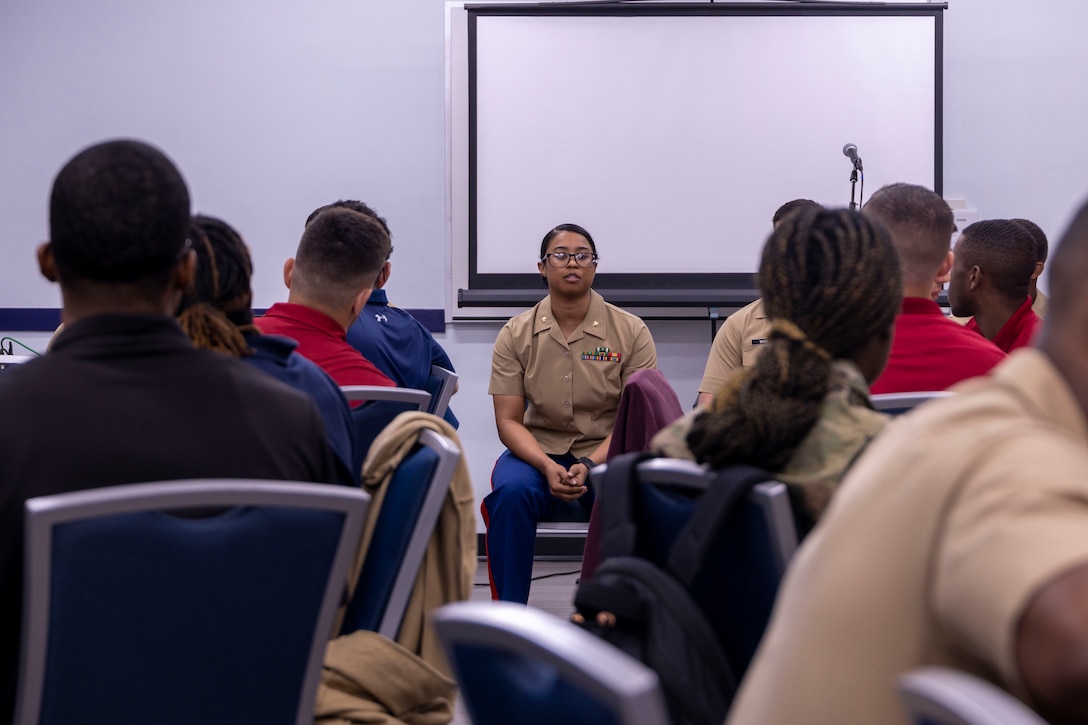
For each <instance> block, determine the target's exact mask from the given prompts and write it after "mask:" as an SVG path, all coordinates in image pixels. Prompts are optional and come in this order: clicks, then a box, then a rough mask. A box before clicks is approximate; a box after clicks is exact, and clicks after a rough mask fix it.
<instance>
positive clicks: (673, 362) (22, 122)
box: [0, 0, 1088, 495]
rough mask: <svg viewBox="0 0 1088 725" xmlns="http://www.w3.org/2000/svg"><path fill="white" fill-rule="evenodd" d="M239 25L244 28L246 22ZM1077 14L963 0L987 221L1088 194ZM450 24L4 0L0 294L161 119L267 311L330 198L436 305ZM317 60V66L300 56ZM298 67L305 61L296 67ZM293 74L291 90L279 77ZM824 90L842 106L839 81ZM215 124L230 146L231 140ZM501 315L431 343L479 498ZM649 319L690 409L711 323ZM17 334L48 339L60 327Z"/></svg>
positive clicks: (1085, 52) (402, 10)
mask: <svg viewBox="0 0 1088 725" xmlns="http://www.w3.org/2000/svg"><path fill="white" fill-rule="evenodd" d="M149 13H152V14H155V13H158V14H160V15H159V16H156V17H158V18H159V19H160V20H161V14H163V13H166V14H168V19H169V21H170V23H171V24H172V26H173V27H175V28H176V32H175V33H174V34H173V37H171V38H162V37H157V38H156V41H155V42H154V43H151V42H149V41H146V40H145V39H141V33H143V32H144V28H145V27H147V22H148V21H149V16H148V14H149ZM151 19H154V18H151ZM240 27H241V28H250V29H251V30H250V31H247V32H244V33H241V34H240V33H239V31H238V30H237V29H238V28H240ZM1086 27H1088V3H1085V2H1083V0H1036V2H1032V3H1024V2H1017V1H1014V0H951V2H950V8H949V10H948V12H947V13H946V33H945V40H946V42H945V137H944V138H945V192H946V196H948V197H949V198H953V197H955V198H964V199H966V200H967V201H968V203H969V204H970V205H971V206H972V207H973V208H976V209H978V210H979V211H980V212H981V213H982V215H983V217H987V216H989V217H994V216H1022V217H1027V218H1030V219H1034V220H1035V221H1037V222H1038V223H1039V224H1040V225H1042V227H1043V228H1044V229H1045V230H1046V231H1047V232H1048V234H1049V235H1050V236H1051V239H1052V241H1056V239H1057V237H1058V236H1059V232H1060V230H1061V228H1062V225H1063V224H1064V223H1065V222H1066V220H1067V219H1068V218H1069V216H1070V214H1071V213H1072V211H1073V209H1074V206H1075V205H1076V204H1077V203H1079V201H1080V200H1081V199H1083V198H1084V197H1085V194H1086V193H1088V142H1086V141H1085V136H1084V133H1083V128H1084V125H1085V121H1086V116H1088V94H1085V92H1084V91H1085V81H1084V73H1085V70H1086V69H1088V44H1085V43H1084V42H1083V41H1082V39H1081V38H1080V37H1079V35H1080V33H1082V32H1083V29H1084V28H1086ZM228 30H229V32H228ZM443 33H444V6H443V1H442V0H366V2H349V1H348V0H317V1H315V2H309V3H284V2H278V3H275V2H274V3H267V2H256V0H221V1H219V2H213V0H191V1H190V2H186V3H184V4H181V3H180V2H178V1H177V0H161V1H160V2H155V3H145V2H140V1H139V0H113V1H112V2H106V1H105V0H41V1H38V2H35V0H4V2H3V3H2V4H0V260H2V261H0V307H19V306H28V307H47V306H56V305H58V304H59V298H58V296H57V294H56V291H55V290H54V289H52V288H51V287H50V286H49V285H47V284H46V283H44V282H39V281H37V272H36V270H35V268H34V266H33V257H32V250H33V247H34V245H35V244H36V243H37V242H38V241H40V240H41V239H43V238H45V235H46V216H45V210H46V200H47V197H48V191H49V184H50V180H51V178H52V175H53V174H54V173H55V172H56V170H57V169H58V168H59V166H60V165H61V164H62V163H63V161H64V160H65V159H66V158H67V157H68V156H70V155H71V154H72V153H74V152H75V151H76V150H78V148H80V147H81V146H83V145H86V144H88V143H91V142H93V141H95V140H98V139H100V138H103V137H106V136H114V135H118V134H121V133H125V134H135V135H141V133H142V132H143V131H145V130H147V129H152V128H158V129H160V130H162V133H160V134H156V135H155V136H154V137H151V138H149V140H151V141H153V142H156V143H159V144H161V145H162V146H163V147H164V148H166V149H167V151H172V150H174V149H178V148H184V149H185V151H184V153H183V154H179V153H178V152H177V151H173V153H175V155H176V156H177V157H178V159H177V160H178V162H179V164H180V165H181V167H182V169H183V171H184V172H185V174H186V177H187V178H188V180H189V183H190V185H191V187H192V188H193V192H194V197H195V200H196V206H197V209H199V210H202V211H207V212H209V213H214V214H219V215H221V216H223V217H224V218H226V219H227V220H229V221H231V222H232V223H234V224H235V225H236V226H238V227H239V229H240V230H241V231H242V232H243V234H244V235H245V236H246V237H247V239H248V241H249V243H250V244H251V246H252V247H253V248H254V255H255V257H256V264H257V266H258V272H259V273H261V271H262V270H267V271H265V272H263V273H262V274H261V277H260V280H261V281H260V286H259V289H258V300H257V301H258V304H267V303H269V302H271V301H274V300H276V299H282V297H283V294H282V291H281V289H280V288H279V287H278V280H277V278H276V270H278V269H279V267H280V265H281V264H282V262H283V259H284V257H285V256H287V255H289V254H290V253H291V251H292V250H293V245H294V243H295V241H296V240H297V233H298V230H299V229H300V228H301V224H302V221H303V220H304V219H305V216H306V214H307V213H308V212H309V211H310V210H311V209H312V208H313V207H314V206H317V205H318V204H321V203H324V202H326V201H329V200H332V199H334V198H337V197H341V196H354V197H358V198H362V199H364V200H366V201H367V202H369V203H371V204H372V205H373V206H374V207H375V208H377V209H378V210H379V211H381V212H382V213H383V214H385V215H386V216H387V217H388V219H389V222H390V225H391V226H392V228H393V232H394V244H395V245H396V251H395V253H394V257H393V261H394V276H393V280H392V282H391V283H390V286H389V291H390V295H391V298H392V299H393V300H394V301H395V302H396V303H398V304H400V305H402V306H406V307H432V308H441V307H442V306H443V303H444V300H445V292H444V289H443V287H444V285H443V280H444V279H445V269H446V267H445V265H446V258H445V242H444V233H445V231H444V230H445V202H444V194H445V177H444V174H445V163H444V154H445V147H444V139H443V133H444V126H443V123H444V104H445V95H444V88H445V86H444V83H445V81H444V68H443V60H444V35H443ZM167 41H169V42H167ZM132 45H135V47H136V48H139V49H140V52H139V53H138V54H137V55H135V56H132V57H129V56H127V55H123V54H122V55H120V56H118V54H117V52H116V48H118V47H121V46H125V47H128V46H132ZM330 47H334V48H335V50H334V51H330V50H329V48H330ZM307 49H308V50H307ZM307 52H308V53H309V54H311V55H320V56H321V57H322V58H324V59H325V61H324V64H323V65H322V66H321V67H320V68H318V69H311V68H309V67H308V66H307V63H309V62H312V59H310V60H308V58H309V56H307V55H306V53H307ZM179 57H184V58H191V57H203V58H209V57H210V58H214V59H215V60H216V62H215V63H210V64H209V65H207V66H193V67H192V68H191V70H192V72H193V74H194V78H195V80H194V82H192V83H188V84H183V85H182V86H181V87H179V88H177V89H174V91H175V92H174V93H166V94H164V93H162V92H161V91H160V90H157V89H156V88H155V82H156V77H157V76H156V73H155V72H154V68H155V64H164V63H165V64H169V63H170V62H171V61H170V59H171V58H179ZM232 59H233V60H232ZM106 61H108V62H109V63H110V64H111V65H110V67H111V68H112V69H114V70H115V71H116V72H117V73H121V72H122V71H123V73H122V75H124V77H125V78H127V79H129V80H130V84H129V87H127V88H125V87H120V88H115V86H117V85H118V83H117V79H116V78H106V77H103V76H101V75H100V74H99V73H98V72H96V71H95V68H96V63H99V62H106ZM152 61H153V62H152ZM231 63H234V64H241V65H243V66H244V68H245V69H247V70H246V73H247V74H248V75H246V76H245V77H246V78H247V79H248V80H247V81H246V83H242V84H240V85H235V86H233V87H231V88H227V89H226V90H224V89H223V87H217V86H216V84H215V79H216V77H217V74H220V75H222V74H226V75H230V73H229V70H230V68H229V64H231ZM181 65H182V67H183V69H184V68H185V67H186V66H185V64H184V63H182V64H181ZM171 67H172V66H171ZM300 67H304V68H307V72H306V73H303V74H299V73H298V68H300ZM176 70H177V69H176V68H173V71H172V72H176ZM125 74H128V75H125ZM288 78H289V79H291V85H289V86H283V85H281V83H282V82H283V80H284V79H288ZM106 87H109V89H111V90H110V93H111V94H114V95H112V96H111V98H125V99H128V100H127V101H126V103H129V104H130V106H129V107H126V108H123V109H120V110H123V111H126V113H127V112H128V111H131V113H130V114H127V115H128V116H130V118H131V123H129V124H127V125H126V126H125V127H123V128H119V127H117V124H116V123H114V122H113V121H112V119H114V118H116V117H117V113H116V112H117V111H118V110H119V109H118V108H117V107H115V106H116V101H114V102H113V103H114V105H113V106H109V107H104V106H103V105H102V103H101V99H102V95H101V94H99V93H96V90H97V89H100V88H106ZM213 91H214V92H213ZM227 91H231V92H230V93H228V92H227ZM273 91H275V92H273ZM251 92H252V93H253V94H256V96H255V97H256V98H257V100H259V101H260V102H261V103H269V102H272V100H274V101H275V102H276V103H278V104H279V108H280V113H279V115H280V116H282V117H283V119H287V118H289V119H290V120H291V123H290V124H287V125H278V126H275V134H274V135H272V136H268V137H265V136H263V135H261V134H263V133H264V131H263V130H262V129H264V128H265V124H266V122H267V123H271V122H272V121H276V120H277V119H264V120H262V119H254V120H253V124H255V125H254V126H252V127H241V128H232V129H230V133H229V134H228V135H226V136H216V134H221V133H222V132H223V129H222V128H220V127H219V126H217V124H216V118H217V117H219V114H220V113H221V111H222V109H223V108H224V107H229V108H231V109H232V112H240V109H241V110H244V108H245V107H246V103H247V95H248V94H249V93H251ZM774 92H776V93H781V92H788V89H786V90H783V89H774ZM118 94H119V95H118ZM209 99H210V100H211V101H214V102H208V101H209ZM827 102H828V103H834V102H835V98H834V96H833V95H832V94H829V95H828V97H827ZM217 104H219V105H217ZM222 104H227V106H223V105H222ZM149 107H153V108H155V109H157V112H160V114H161V112H162V110H163V108H165V110H166V111H167V113H166V114H165V117H167V118H171V119H173V122H172V123H171V124H169V126H168V127H165V128H164V127H163V126H162V122H161V121H160V120H158V119H157V118H152V114H150V112H149V111H148V108H149ZM345 114H348V117H346V118H345V117H343V116H344V115H345ZM124 115H126V114H122V116H124ZM161 117H162V116H161V115H160V117H159V118H161ZM280 120H282V119H280ZM156 124H157V125H156ZM223 138H227V139H229V140H232V144H231V145H224V142H223V141H222V139H223ZM213 142H214V144H213ZM202 149H203V150H204V152H203V153H202ZM209 150H214V151H215V152H214V153H208V151H209ZM269 184H272V186H269ZM275 184H296V185H299V186H300V188H301V191H300V192H299V193H298V194H297V196H296V197H295V198H292V199H291V201H290V202H289V203H287V204H269V200H270V199H273V198H280V197H278V196H273V194H274V192H275V191H276V189H278V188H279V187H277V186H275ZM874 191H875V189H874ZM213 202H214V203H213ZM266 229H267V230H269V231H267V232H265V231H263V230H266ZM255 230H256V231H255ZM1044 288H1045V284H1044ZM499 326H500V323H498V322H459V323H456V324H454V325H452V326H450V327H449V328H448V329H447V332H446V333H445V335H443V336H440V340H441V341H442V343H443V344H444V345H445V346H446V349H447V350H448V352H449V353H450V356H451V357H452V359H453V361H454V363H455V364H456V366H457V368H458V370H459V371H460V373H461V375H462V377H461V381H462V382H461V392H460V393H459V394H458V395H457V396H455V398H454V401H453V404H454V406H455V409H456V411H457V414H458V416H459V417H460V419H461V421H462V427H461V435H462V442H463V444H464V447H465V450H466V453H467V455H468V460H469V463H470V470H471V473H472V477H473V481H474V483H475V486H476V488H477V491H478V492H479V493H480V494H481V495H482V494H483V493H485V492H486V491H487V490H488V480H489V475H490V470H491V465H492V463H493V461H494V459H495V457H496V456H497V455H498V453H499V452H500V450H501V449H500V445H499V442H498V439H497V437H496V435H495V432H494V423H493V420H492V415H491V401H490V399H489V398H488V396H487V375H488V370H489V366H490V354H491V345H492V343H493V341H494V338H495V335H496V334H497V332H498V329H499ZM650 329H651V331H652V332H653V334H654V337H655V339H656V341H657V345H658V355H659V359H660V366H661V368H662V369H663V370H664V372H665V374H666V375H667V376H668V378H669V379H670V381H672V383H673V385H674V387H675V388H676V390H677V392H678V393H679V395H680V398H681V401H682V402H684V404H685V405H686V404H687V403H688V402H689V401H691V400H693V399H694V396H695V389H696V386H697V384H698V379H699V376H700V374H701V372H702V367H703V364H704V361H705V359H706V354H707V351H708V350H709V344H710V333H709V323H706V322H692V321H685V322H667V321H651V323H650ZM0 334H9V333H0ZM12 336H13V337H16V338H17V339H20V340H23V341H26V342H28V344H31V345H32V346H34V345H35V344H36V345H37V346H39V347H40V348H44V344H45V341H46V340H47V339H48V335H38V334H32V333H14V334H13V335H12Z"/></svg>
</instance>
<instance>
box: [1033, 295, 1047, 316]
mask: <svg viewBox="0 0 1088 725" xmlns="http://www.w3.org/2000/svg"><path fill="white" fill-rule="evenodd" d="M1048 307H1050V298H1049V297H1047V296H1046V295H1044V294H1043V291H1042V290H1037V291H1036V292H1035V303H1034V304H1033V305H1032V306H1031V311H1032V312H1034V313H1035V314H1036V315H1038V316H1039V319H1040V320H1042V319H1045V318H1046V310H1047V308H1048Z"/></svg>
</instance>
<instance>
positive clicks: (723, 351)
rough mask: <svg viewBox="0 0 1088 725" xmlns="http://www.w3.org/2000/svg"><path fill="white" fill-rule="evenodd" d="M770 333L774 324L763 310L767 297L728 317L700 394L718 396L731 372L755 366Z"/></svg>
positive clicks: (717, 337)
mask: <svg viewBox="0 0 1088 725" xmlns="http://www.w3.org/2000/svg"><path fill="white" fill-rule="evenodd" d="M770 334H771V321H770V319H768V318H767V313H766V311H765V310H764V309H763V298H760V299H758V300H756V301H755V302H753V303H751V304H749V305H745V306H744V307H741V308H740V309H739V310H737V311H736V312H734V313H733V314H731V315H729V317H727V318H725V322H723V323H722V326H721V327H720V328H719V329H718V334H716V335H715V336H714V343H713V344H712V345H711V346H710V357H708V358H707V361H706V369H705V370H704V371H703V380H702V382H700V383H699V392H700V393H711V394H712V395H716V394H717V393H718V390H719V389H720V388H721V387H722V385H723V384H724V383H725V380H726V378H728V377H729V374H730V373H731V372H733V371H734V370H737V369H739V368H750V367H752V366H753V365H755V363H756V358H757V357H758V356H759V353H760V352H762V350H763V348H764V346H765V345H766V342H767V338H768V337H770Z"/></svg>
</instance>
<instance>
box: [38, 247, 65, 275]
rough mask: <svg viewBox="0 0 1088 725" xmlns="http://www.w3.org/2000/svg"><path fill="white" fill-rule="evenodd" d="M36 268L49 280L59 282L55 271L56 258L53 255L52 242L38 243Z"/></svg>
mask: <svg viewBox="0 0 1088 725" xmlns="http://www.w3.org/2000/svg"><path fill="white" fill-rule="evenodd" d="M38 270H39V271H40V272H41V273H42V276H43V277H45V278H46V279H47V280H49V281H50V282H60V274H59V273H58V272H57V260H56V258H55V257H54V256H53V243H52V242H42V243H41V244H39V245H38Z"/></svg>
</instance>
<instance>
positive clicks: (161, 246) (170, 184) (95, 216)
mask: <svg viewBox="0 0 1088 725" xmlns="http://www.w3.org/2000/svg"><path fill="white" fill-rule="evenodd" d="M188 229H189V190H188V188H187V187H186V185H185V180H184V179H183V178H182V177H181V173H180V172H179V171H178V169H177V167H175V166H174V164H173V162H171V161H170V159H168V158H167V157H166V155H165V154H164V153H163V152H162V151H160V150H158V149H157V148H154V147H153V146H150V145H148V144H146V143H143V142H141V141H134V140H116V141H106V142H104V143H99V144H96V145H94V146H91V147H89V148H87V149H84V150H83V151H80V152H79V153H78V154H76V155H75V156H74V157H72V158H71V159H70V160H69V161H68V163H66V164H65V165H64V167H63V168H62V169H61V170H60V172H59V173H58V174H57V177H56V179H55V180H54V181H53V191H52V194H51V196H50V199H49V235H50V240H51V242H52V249H53V255H54V258H55V259H56V263H57V268H58V269H59V270H60V274H61V278H62V279H64V278H71V277H75V278H81V279H86V280H94V281H101V282H136V281H143V280H148V279H153V278H155V279H157V278H161V279H162V280H163V281H164V282H165V280H166V279H167V277H168V276H169V273H170V270H171V269H172V268H173V267H174V265H176V264H177V261H178V259H179V256H180V254H181V252H182V250H183V248H184V247H185V239H186V235H187V233H188Z"/></svg>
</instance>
